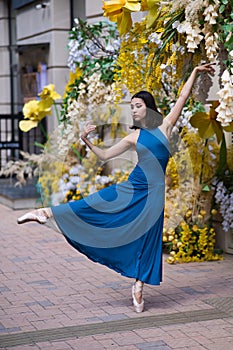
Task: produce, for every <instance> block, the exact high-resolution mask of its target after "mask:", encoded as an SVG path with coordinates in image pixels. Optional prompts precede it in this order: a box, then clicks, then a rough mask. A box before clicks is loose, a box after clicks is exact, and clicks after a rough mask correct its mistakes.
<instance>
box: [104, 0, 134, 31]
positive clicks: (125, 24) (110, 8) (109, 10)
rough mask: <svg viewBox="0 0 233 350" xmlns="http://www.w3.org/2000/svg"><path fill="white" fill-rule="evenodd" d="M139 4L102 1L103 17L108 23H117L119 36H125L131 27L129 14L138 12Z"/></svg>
mask: <svg viewBox="0 0 233 350" xmlns="http://www.w3.org/2000/svg"><path fill="white" fill-rule="evenodd" d="M140 9H141V4H140V1H137V0H129V1H126V0H109V1H104V5H103V10H104V16H105V17H109V19H110V21H113V22H117V27H118V30H119V33H120V35H123V34H126V33H127V32H128V31H129V30H130V28H131V27H132V19H131V15H130V13H131V12H137V11H140Z"/></svg>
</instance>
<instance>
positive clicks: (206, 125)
mask: <svg viewBox="0 0 233 350" xmlns="http://www.w3.org/2000/svg"><path fill="white" fill-rule="evenodd" d="M218 105H219V102H218V101H213V103H212V106H211V107H210V111H209V113H206V112H197V113H195V114H194V115H193V116H192V117H191V118H190V123H191V125H192V126H193V127H194V128H197V129H198V133H199V135H200V136H201V137H202V138H203V139H209V138H210V137H211V136H213V135H214V134H216V136H217V141H218V143H219V142H221V140H222V136H223V130H225V131H233V122H232V123H231V125H229V126H227V127H222V125H221V124H220V122H218V121H217V120H216V118H217V115H218V113H217V112H216V111H215V109H216V107H217V106H218Z"/></svg>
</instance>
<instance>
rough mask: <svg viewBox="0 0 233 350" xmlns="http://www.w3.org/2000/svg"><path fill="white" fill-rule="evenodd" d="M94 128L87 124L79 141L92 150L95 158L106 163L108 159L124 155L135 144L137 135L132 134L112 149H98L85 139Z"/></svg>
mask: <svg viewBox="0 0 233 350" xmlns="http://www.w3.org/2000/svg"><path fill="white" fill-rule="evenodd" d="M95 128H96V126H95V125H93V124H91V123H90V122H87V123H86V125H85V127H84V129H83V132H82V135H81V139H82V140H83V141H84V142H85V144H86V145H87V146H88V147H89V148H90V149H91V150H92V152H93V153H95V155H97V157H98V158H100V159H101V160H104V161H106V160H108V159H111V158H113V157H116V156H118V155H119V154H122V153H124V152H125V151H127V150H128V149H130V148H131V147H132V146H133V145H135V144H136V141H137V134H138V133H137V132H134V133H132V134H129V135H127V136H126V137H124V138H123V139H122V140H121V141H119V142H118V143H117V144H116V145H113V146H112V147H109V148H107V149H101V148H100V147H97V146H95V145H93V143H92V142H91V141H90V140H88V138H87V136H88V134H89V133H90V132H92V131H94V130H95Z"/></svg>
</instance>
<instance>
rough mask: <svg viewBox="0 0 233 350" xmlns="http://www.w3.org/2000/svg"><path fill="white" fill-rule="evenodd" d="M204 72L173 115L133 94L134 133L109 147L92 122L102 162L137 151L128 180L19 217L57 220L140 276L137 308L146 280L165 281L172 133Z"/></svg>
mask: <svg viewBox="0 0 233 350" xmlns="http://www.w3.org/2000/svg"><path fill="white" fill-rule="evenodd" d="M199 72H207V73H208V72H209V73H211V74H212V73H213V72H214V69H213V67H212V65H211V64H204V65H201V66H198V67H195V68H194V70H193V71H192V73H191V75H190V76H189V78H188V80H187V82H186V83H185V85H184V87H183V88H182V90H181V93H180V95H179V97H178V99H177V102H176V103H175V105H174V107H173V108H172V110H171V111H170V113H169V114H168V115H167V116H166V117H165V118H163V117H162V115H161V114H160V113H159V111H158V109H157V107H156V104H155V100H154V98H153V96H152V95H151V94H150V93H149V92H147V91H140V92H138V93H136V94H135V95H133V96H132V98H131V113H132V118H133V125H132V127H131V128H132V129H133V132H132V133H130V134H129V135H127V136H126V137H124V138H123V139H122V140H120V141H119V142H118V143H117V144H116V145H113V146H112V147H110V148H107V149H101V148H99V147H98V146H95V145H94V144H93V143H92V142H91V141H90V140H89V139H88V135H89V134H90V133H91V132H93V131H94V130H95V128H96V125H94V124H92V123H91V122H88V123H86V125H85V127H84V129H83V131H82V135H81V138H82V140H83V141H84V142H85V143H86V145H87V146H88V147H89V148H90V150H91V151H92V152H93V153H94V154H95V155H96V156H97V157H98V158H100V159H101V160H104V161H106V160H109V159H111V158H113V157H116V156H118V155H120V154H122V153H124V152H125V151H127V150H130V149H133V150H136V152H137V155H138V162H137V164H136V166H135V168H134V169H133V171H132V172H131V174H130V175H129V178H128V180H127V181H124V182H122V183H120V184H114V185H112V186H109V187H107V188H104V189H102V190H100V191H98V192H96V193H94V194H91V195H89V196H88V197H85V198H83V199H81V200H78V201H74V202H69V203H66V204H61V205H58V206H54V207H51V208H41V209H37V210H34V211H31V212H28V213H26V214H25V215H23V216H21V217H19V218H18V224H24V223H26V222H31V221H35V222H38V223H40V224H45V223H46V222H47V221H48V219H49V218H52V217H53V218H54V219H55V221H56V224H57V225H58V227H59V229H60V230H61V232H62V233H63V235H64V237H65V239H66V240H67V242H68V243H69V244H70V245H72V246H73V247H74V248H75V249H77V250H78V251H79V252H81V253H82V254H84V255H86V256H87V257H88V258H89V259H91V260H92V261H94V262H98V263H100V264H103V265H105V266H107V267H109V268H111V269H113V270H115V271H117V272H118V273H121V274H122V275H123V276H126V277H129V278H135V283H134V284H133V286H132V299H133V305H134V309H135V311H136V312H142V311H143V310H144V300H143V296H142V291H143V286H144V283H147V284H151V285H159V284H160V282H161V281H162V231H163V213H164V190H165V170H166V165H167V162H168V159H169V156H170V152H169V137H170V134H171V131H172V128H173V127H174V125H175V124H176V122H177V120H178V118H179V116H180V114H181V111H182V109H183V107H184V104H185V102H186V100H187V98H188V97H189V95H190V93H191V89H192V86H193V84H194V82H195V79H196V77H197V74H198V73H199Z"/></svg>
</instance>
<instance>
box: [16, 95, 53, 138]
mask: <svg viewBox="0 0 233 350" xmlns="http://www.w3.org/2000/svg"><path fill="white" fill-rule="evenodd" d="M50 113H51V108H50V107H47V106H44V104H43V101H37V100H31V101H29V102H27V103H25V105H24V106H23V115H24V119H28V120H21V121H20V122H19V128H20V130H22V131H24V132H27V131H29V130H31V129H32V128H35V127H37V126H38V123H39V122H40V121H41V120H42V119H43V118H44V117H45V116H46V115H48V114H50Z"/></svg>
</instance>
